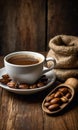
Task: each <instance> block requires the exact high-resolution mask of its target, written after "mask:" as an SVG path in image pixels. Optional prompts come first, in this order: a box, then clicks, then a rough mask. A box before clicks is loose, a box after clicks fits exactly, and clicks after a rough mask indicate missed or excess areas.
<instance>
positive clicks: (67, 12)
mask: <svg viewBox="0 0 78 130" xmlns="http://www.w3.org/2000/svg"><path fill="white" fill-rule="evenodd" d="M77 23H78V5H77V2H76V1H73V0H71V1H70V0H69V1H68V0H65V1H62V0H59V1H58V0H48V42H49V40H50V39H51V38H53V37H54V36H56V35H59V34H68V35H76V36H78V24H77Z"/></svg>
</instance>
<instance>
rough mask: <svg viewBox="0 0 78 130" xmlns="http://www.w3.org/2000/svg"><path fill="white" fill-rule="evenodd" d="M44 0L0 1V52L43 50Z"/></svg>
mask: <svg viewBox="0 0 78 130" xmlns="http://www.w3.org/2000/svg"><path fill="white" fill-rule="evenodd" d="M45 6H46V1H45V2H44V0H35V2H34V1H33V0H16V1H14V0H6V1H5V0H1V1H0V54H7V53H9V52H12V51H19V50H32V51H45Z"/></svg>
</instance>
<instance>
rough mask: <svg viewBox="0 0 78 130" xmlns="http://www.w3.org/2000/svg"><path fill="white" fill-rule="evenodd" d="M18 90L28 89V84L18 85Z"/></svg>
mask: <svg viewBox="0 0 78 130" xmlns="http://www.w3.org/2000/svg"><path fill="white" fill-rule="evenodd" d="M18 88H19V89H28V88H29V85H28V84H25V83H23V84H19V87H18Z"/></svg>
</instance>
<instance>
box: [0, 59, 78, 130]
mask: <svg viewBox="0 0 78 130" xmlns="http://www.w3.org/2000/svg"><path fill="white" fill-rule="evenodd" d="M1 67H3V57H0V68H1ZM51 89H52V86H51V87H50V88H49V89H47V90H45V91H44V92H39V93H37V94H34V95H28V96H27V95H17V94H14V93H11V92H8V91H6V90H4V89H2V88H0V130H78V97H77V96H76V97H75V99H74V101H73V102H72V103H71V105H70V106H69V107H68V108H67V109H66V110H65V111H63V112H62V113H60V114H58V115H55V116H52V115H51V116H50V115H47V114H46V113H45V112H43V111H42V107H41V105H42V101H43V99H44V98H45V96H46V95H47V94H48V93H49V92H50V91H51Z"/></svg>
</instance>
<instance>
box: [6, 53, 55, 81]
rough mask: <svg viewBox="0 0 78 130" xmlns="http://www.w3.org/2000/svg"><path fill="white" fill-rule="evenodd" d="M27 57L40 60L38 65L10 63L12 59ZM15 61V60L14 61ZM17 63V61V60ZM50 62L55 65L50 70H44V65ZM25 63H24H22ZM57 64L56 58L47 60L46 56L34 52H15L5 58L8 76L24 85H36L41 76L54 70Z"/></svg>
mask: <svg viewBox="0 0 78 130" xmlns="http://www.w3.org/2000/svg"><path fill="white" fill-rule="evenodd" d="M20 56H25V59H26V57H29V58H31V59H32V58H35V59H37V60H38V63H35V64H30V65H27V64H26V65H22V64H15V63H10V62H9V61H10V59H11V60H12V59H13V58H16V57H19V58H20ZM13 60H14V59H13ZM16 61H17V60H16ZM48 61H52V62H53V64H52V66H51V67H50V68H47V69H44V64H45V63H47V62H48ZM21 63H23V62H21ZM55 64H56V61H55V59H54V58H52V57H51V58H45V57H44V55H42V54H40V53H37V52H32V51H19V52H13V53H10V54H8V55H6V56H5V57H4V66H5V69H6V72H7V74H8V75H9V76H10V77H11V79H12V80H13V81H18V82H22V83H28V84H33V83H35V82H36V81H37V80H38V79H39V78H40V76H41V75H43V74H44V73H46V72H48V71H50V70H52V69H53V68H54V66H55Z"/></svg>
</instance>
